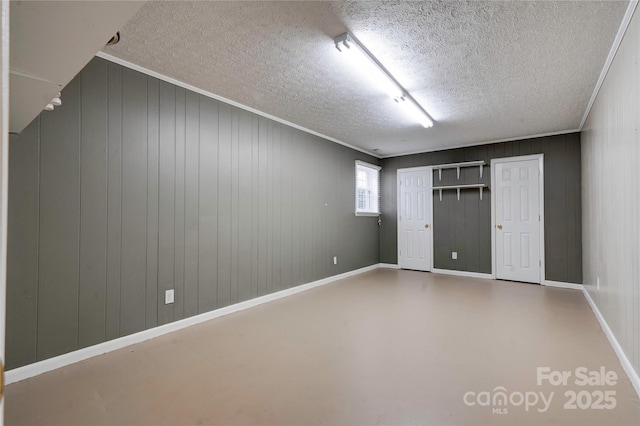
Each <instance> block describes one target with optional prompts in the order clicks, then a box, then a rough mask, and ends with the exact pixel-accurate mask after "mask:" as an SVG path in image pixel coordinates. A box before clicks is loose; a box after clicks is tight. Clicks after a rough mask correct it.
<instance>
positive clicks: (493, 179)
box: [491, 154, 545, 284]
mask: <svg viewBox="0 0 640 426" xmlns="http://www.w3.org/2000/svg"><path fill="white" fill-rule="evenodd" d="M527 160H538V170H539V171H540V173H539V175H538V176H539V177H538V184H539V185H540V188H539V189H540V191H538V194H539V206H540V224H539V225H540V262H541V266H540V283H539V284H542V283H544V282H545V262H544V154H532V155H521V156H518V157H504V158H494V159H492V160H491V190H492V191H493V189H494V188H495V187H496V175H495V172H494V171H495V169H496V168H495V165H496V164H498V163H511V162H513V161H527ZM494 195H495V194H493V193H492V194H491V275H492V276H493V278H494V279H495V278H496V272H497V268H496V197H495V196H494Z"/></svg>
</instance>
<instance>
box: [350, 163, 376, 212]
mask: <svg viewBox="0 0 640 426" xmlns="http://www.w3.org/2000/svg"><path fill="white" fill-rule="evenodd" d="M379 215H380V167H378V166H375V165H373V164H369V163H365V162H363V161H356V216H379Z"/></svg>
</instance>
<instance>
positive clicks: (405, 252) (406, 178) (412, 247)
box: [398, 167, 433, 271]
mask: <svg viewBox="0 0 640 426" xmlns="http://www.w3.org/2000/svg"><path fill="white" fill-rule="evenodd" d="M432 173H433V172H432V170H431V168H425V167H421V168H418V169H405V170H398V266H399V267H400V268H403V269H415V270H418V271H430V270H431V261H432V260H431V247H432V239H431V238H432V233H431V230H432V227H431V201H432V190H431V181H432Z"/></svg>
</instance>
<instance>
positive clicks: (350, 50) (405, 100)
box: [333, 32, 433, 128]
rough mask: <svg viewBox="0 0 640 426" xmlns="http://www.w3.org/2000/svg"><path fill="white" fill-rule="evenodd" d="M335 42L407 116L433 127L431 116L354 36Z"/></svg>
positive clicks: (347, 33) (340, 38)
mask: <svg viewBox="0 0 640 426" xmlns="http://www.w3.org/2000/svg"><path fill="white" fill-rule="evenodd" d="M333 41H334V43H335V46H336V49H338V51H340V52H342V53H344V54H345V56H346V57H347V58H348V59H349V60H350V61H351V62H352V63H353V64H354V67H356V68H358V69H359V70H360V73H361V74H362V75H363V76H365V77H367V78H368V79H369V80H371V81H372V83H373V84H374V85H376V86H377V87H379V88H380V89H381V90H382V91H383V92H385V93H386V94H387V95H389V96H390V97H391V99H393V100H395V101H396V102H397V103H398V104H399V105H400V106H402V107H403V110H405V111H406V112H407V114H409V115H411V116H412V117H414V119H416V120H417V121H418V122H419V123H420V124H422V125H423V126H424V127H425V128H428V127H432V126H433V119H432V118H431V117H430V116H429V114H428V113H427V112H426V111H425V110H424V109H423V108H422V107H421V106H420V104H418V102H416V100H415V99H413V97H412V96H411V95H410V94H409V93H408V92H407V91H406V90H405V89H404V88H403V87H402V86H401V85H400V83H398V81H397V80H396V79H395V78H393V76H392V75H391V73H389V71H387V69H386V68H385V67H384V66H383V65H382V64H381V63H380V61H378V60H377V59H376V57H375V56H373V54H372V53H371V52H369V50H368V49H367V48H366V47H365V46H364V45H363V44H362V43H360V41H359V40H358V39H357V38H355V37H354V36H353V34H351V33H349V32H346V33H344V34H341V35H339V36H338V37H336V38H335V39H334V40H333Z"/></svg>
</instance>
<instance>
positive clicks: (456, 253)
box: [451, 251, 458, 260]
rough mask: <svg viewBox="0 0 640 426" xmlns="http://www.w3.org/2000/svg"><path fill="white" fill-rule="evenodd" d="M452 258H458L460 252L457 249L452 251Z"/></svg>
mask: <svg viewBox="0 0 640 426" xmlns="http://www.w3.org/2000/svg"><path fill="white" fill-rule="evenodd" d="M451 258H452V259H453V260H458V252H457V251H452V252H451Z"/></svg>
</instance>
